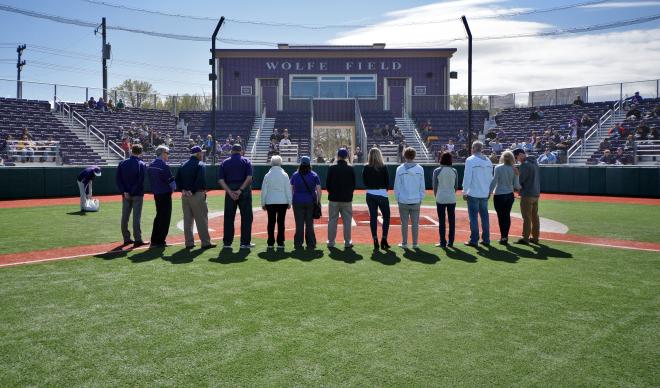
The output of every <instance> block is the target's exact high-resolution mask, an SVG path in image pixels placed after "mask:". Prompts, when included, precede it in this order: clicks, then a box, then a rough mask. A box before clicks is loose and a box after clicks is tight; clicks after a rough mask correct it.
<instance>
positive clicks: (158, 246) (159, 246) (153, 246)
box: [149, 244, 167, 248]
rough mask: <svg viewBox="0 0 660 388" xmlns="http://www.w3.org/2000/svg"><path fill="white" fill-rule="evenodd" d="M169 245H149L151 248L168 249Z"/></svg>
mask: <svg viewBox="0 0 660 388" xmlns="http://www.w3.org/2000/svg"><path fill="white" fill-rule="evenodd" d="M166 247H167V244H149V248H166Z"/></svg>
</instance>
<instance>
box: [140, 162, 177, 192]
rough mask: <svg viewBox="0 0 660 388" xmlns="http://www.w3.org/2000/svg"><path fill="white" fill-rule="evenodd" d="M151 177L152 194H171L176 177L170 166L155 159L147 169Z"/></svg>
mask: <svg viewBox="0 0 660 388" xmlns="http://www.w3.org/2000/svg"><path fill="white" fill-rule="evenodd" d="M147 173H148V175H149V183H150V184H151V192H152V193H154V194H169V193H171V192H172V191H173V190H172V186H173V185H172V182H173V181H174V177H173V176H172V171H171V170H170V166H168V165H167V163H166V162H165V161H164V160H163V159H160V158H156V159H154V161H153V162H151V164H150V165H149V168H148V169H147Z"/></svg>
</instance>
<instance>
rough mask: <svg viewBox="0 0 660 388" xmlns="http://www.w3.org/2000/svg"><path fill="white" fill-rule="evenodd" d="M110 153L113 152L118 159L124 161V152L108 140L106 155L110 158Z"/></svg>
mask: <svg viewBox="0 0 660 388" xmlns="http://www.w3.org/2000/svg"><path fill="white" fill-rule="evenodd" d="M110 152H113V153H114V154H115V155H117V157H119V159H126V152H124V150H123V149H122V148H121V147H120V146H119V145H118V144H117V143H115V142H114V141H112V140H108V148H107V149H106V155H108V156H110Z"/></svg>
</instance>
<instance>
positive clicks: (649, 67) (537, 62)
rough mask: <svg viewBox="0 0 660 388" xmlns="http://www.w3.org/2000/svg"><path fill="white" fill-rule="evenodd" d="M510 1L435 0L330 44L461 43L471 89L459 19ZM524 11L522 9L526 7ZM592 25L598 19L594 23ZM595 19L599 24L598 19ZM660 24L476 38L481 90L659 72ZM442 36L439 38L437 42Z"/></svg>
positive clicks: (493, 26)
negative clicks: (554, 34) (644, 26)
mask: <svg viewBox="0 0 660 388" xmlns="http://www.w3.org/2000/svg"><path fill="white" fill-rule="evenodd" d="M503 3H504V2H503V1H497V0H469V1H449V2H442V3H435V4H430V5H425V6H422V7H416V8H411V9H406V10H400V11H395V12H390V13H388V14H386V15H384V16H383V19H386V20H387V21H384V22H382V23H379V24H377V25H375V26H373V27H369V28H360V29H356V30H352V31H347V32H345V33H342V34H340V35H338V36H337V37H336V38H334V39H331V40H330V41H329V42H328V43H329V44H340V45H343V44H372V43H374V42H385V43H387V47H430V46H433V47H455V48H457V49H458V52H457V53H456V54H455V56H454V57H453V58H452V60H451V69H452V70H454V71H458V73H459V79H458V80H454V81H452V84H451V90H452V92H456V93H465V92H466V91H467V42H466V41H465V40H455V41H451V40H452V39H454V38H463V37H465V32H464V29H463V25H462V23H461V22H460V20H459V18H460V16H461V15H468V20H470V19H471V18H472V19H475V18H477V17H481V16H488V15H493V14H496V13H502V12H511V11H514V10H518V9H512V8H505V7H504V6H503ZM520 10H522V9H520ZM452 18H455V19H454V20H451V21H446V22H443V23H438V24H417V25H410V26H405V27H388V26H391V25H393V24H396V25H399V24H406V23H415V21H417V22H419V21H420V20H421V21H431V20H447V19H452ZM586 24H590V23H586ZM591 24H593V23H591ZM470 27H471V29H472V33H473V35H474V37H475V38H476V37H484V36H499V35H507V34H530V33H532V34H533V33H538V32H543V31H548V30H554V29H556V28H557V27H556V26H553V25H551V24H547V23H540V22H531V21H524V20H514V19H505V18H501V19H475V20H474V21H472V22H471V23H470ZM657 36H660V27H654V28H651V29H646V30H641V29H638V30H628V31H608V32H601V33H597V34H588V35H587V34H581V35H562V36H554V37H528V38H517V39H504V40H489V41H477V40H475V42H474V46H473V54H474V58H473V70H474V79H473V91H474V93H475V94H502V93H509V92H520V91H529V90H541V89H552V88H561V87H573V86H584V85H593V84H601V83H606V82H615V81H618V80H623V81H633V80H646V79H655V78H658V77H659V76H660V74H659V73H658V67H657V64H658V63H660V40H659V39H654V38H653V37H657ZM433 42H435V44H434V43H433Z"/></svg>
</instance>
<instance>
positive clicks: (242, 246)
mask: <svg viewBox="0 0 660 388" xmlns="http://www.w3.org/2000/svg"><path fill="white" fill-rule="evenodd" d="M254 247H256V245H255V244H253V243H249V244H245V245H241V249H252V248H254Z"/></svg>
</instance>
